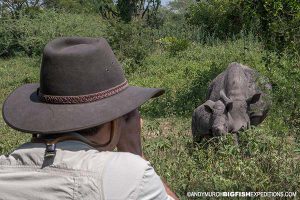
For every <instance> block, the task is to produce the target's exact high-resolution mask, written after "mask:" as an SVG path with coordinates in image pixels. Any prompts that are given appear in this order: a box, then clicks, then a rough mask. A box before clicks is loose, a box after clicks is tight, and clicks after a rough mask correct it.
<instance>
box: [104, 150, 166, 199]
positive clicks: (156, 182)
mask: <svg viewBox="0 0 300 200" xmlns="http://www.w3.org/2000/svg"><path fill="white" fill-rule="evenodd" d="M103 191H104V196H105V198H106V199H120V200H121V199H128V200H130V199H142V200H146V199H157V200H160V199H168V198H167V194H166V192H165V189H164V186H163V184H162V181H161V179H160V177H159V176H158V175H157V174H156V172H155V170H154V169H153V167H151V165H150V163H149V162H148V161H146V160H144V159H143V158H141V157H140V156H137V155H134V154H131V153H121V152H114V153H112V154H111V156H110V158H109V160H108V161H107V162H106V165H105V167H104V171H103Z"/></svg>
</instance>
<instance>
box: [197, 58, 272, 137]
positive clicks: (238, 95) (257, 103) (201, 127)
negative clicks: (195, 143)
mask: <svg viewBox="0 0 300 200" xmlns="http://www.w3.org/2000/svg"><path fill="white" fill-rule="evenodd" d="M258 78H259V75H258V73H257V72H256V71H255V70H253V69H251V68H249V67H247V66H244V65H241V64H239V63H231V64H229V66H228V68H227V69H226V70H225V71H224V72H222V73H221V74H219V75H218V76H217V77H216V78H215V79H214V80H213V81H212V82H211V84H210V85H209V92H208V100H207V101H206V102H205V103H204V104H202V105H200V106H199V107H198V108H196V109H195V110H194V113H193V116H192V133H193V137H194V140H199V139H201V138H203V137H206V136H220V135H224V134H226V133H228V132H230V133H234V134H235V136H236V137H235V138H236V143H238V132H239V131H241V130H245V129H247V128H249V127H250V125H258V124H260V123H261V122H262V121H263V120H264V119H265V117H266V115H267V112H268V110H269V105H270V104H269V103H268V100H266V98H265V97H266V96H267V95H266V93H264V92H262V91H261V90H260V87H261V86H260V87H259V84H258V82H257V79H258ZM263 87H264V88H263V89H265V88H269V89H270V85H269V84H266V85H264V86H263Z"/></svg>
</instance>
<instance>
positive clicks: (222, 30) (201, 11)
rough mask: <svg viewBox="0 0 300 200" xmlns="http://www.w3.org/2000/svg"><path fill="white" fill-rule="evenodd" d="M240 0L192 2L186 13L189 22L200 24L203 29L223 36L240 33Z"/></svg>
mask: <svg viewBox="0 0 300 200" xmlns="http://www.w3.org/2000/svg"><path fill="white" fill-rule="evenodd" d="M242 12H243V9H242V5H241V0H233V1H232V0H225V1H220V0H208V1H199V2H198V3H196V4H192V5H191V6H190V7H189V8H188V11H187V13H186V19H187V21H188V23H189V24H192V25H198V26H202V27H203V28H204V30H205V31H207V32H208V33H210V34H215V35H216V36H218V37H220V38H225V37H227V36H231V35H234V34H238V33H240V31H241V30H242V28H243V24H242V22H243V21H242Z"/></svg>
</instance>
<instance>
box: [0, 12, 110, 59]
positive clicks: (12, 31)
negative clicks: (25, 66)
mask: <svg viewBox="0 0 300 200" xmlns="http://www.w3.org/2000/svg"><path fill="white" fill-rule="evenodd" d="M103 29H104V23H103V22H102V20H101V19H100V18H99V17H98V16H97V15H88V14H68V13H57V12H55V11H51V10H48V11H47V12H40V13H36V14H35V15H34V17H31V16H28V15H22V16H20V17H19V19H17V20H16V19H12V18H2V19H0V41H1V42H0V56H11V55H14V54H16V53H25V54H26V55H29V56H31V55H40V54H41V52H42V50H43V48H44V46H45V44H46V43H47V42H48V41H50V40H51V39H54V38H56V37H62V36H91V37H99V36H101V35H102V34H103Z"/></svg>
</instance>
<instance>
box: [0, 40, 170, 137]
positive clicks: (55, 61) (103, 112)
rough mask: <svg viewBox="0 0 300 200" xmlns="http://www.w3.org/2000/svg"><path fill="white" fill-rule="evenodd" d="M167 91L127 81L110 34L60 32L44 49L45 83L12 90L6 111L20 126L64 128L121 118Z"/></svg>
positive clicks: (39, 129)
mask: <svg viewBox="0 0 300 200" xmlns="http://www.w3.org/2000/svg"><path fill="white" fill-rule="evenodd" d="M163 93H164V90H163V89H160V88H144V87H136V86H130V85H128V82H127V80H126V78H125V75H124V71H123V69H122V66H121V65H120V64H119V63H118V61H117V59H116V57H115V55H114V53H113V51H112V50H111V48H110V46H109V44H108V43H107V41H106V40H105V39H103V38H82V37H71V38H59V39H55V40H53V41H51V42H50V43H48V44H47V45H46V47H45V49H44V52H43V59H42V64H41V73H40V83H39V84H38V83H36V84H25V85H23V86H21V87H19V88H17V89H16V90H15V91H13V92H12V93H11V94H10V95H9V96H8V97H7V99H6V100H5V102H4V104H3V109H2V114H3V118H4V120H5V122H6V123H7V124H8V125H9V126H11V127H12V128H14V129H16V130H19V131H21V132H27V133H36V134H56V133H65V132H71V131H76V130H82V129H86V128H90V127H94V126H98V125H100V124H103V123H106V122H109V121H112V120H114V119H117V118H118V117H120V116H122V115H124V114H126V113H129V112H130V111H132V110H134V109H136V108H137V107H139V106H141V105H142V104H143V103H145V102H146V101H147V100H149V99H150V98H152V97H157V96H160V95H161V94H163Z"/></svg>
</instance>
